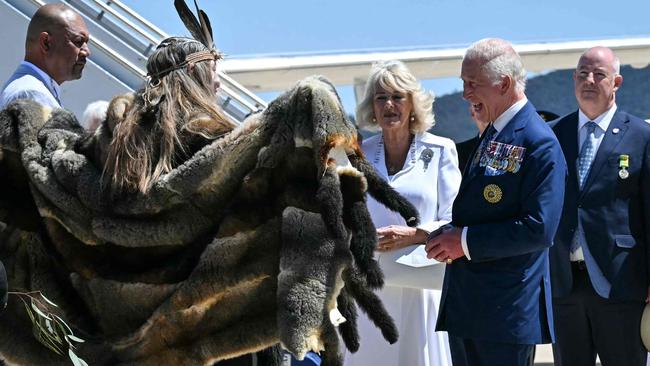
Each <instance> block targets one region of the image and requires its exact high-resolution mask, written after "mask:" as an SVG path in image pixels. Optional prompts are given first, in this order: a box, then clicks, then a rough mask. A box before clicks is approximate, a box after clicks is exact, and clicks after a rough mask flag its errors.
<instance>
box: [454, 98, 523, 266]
mask: <svg viewBox="0 0 650 366" xmlns="http://www.w3.org/2000/svg"><path fill="white" fill-rule="evenodd" d="M526 103H528V98H526V97H524V98H523V99H521V100H519V101H518V102H516V103H515V104H513V105H511V106H510V108H508V109H506V111H505V112H503V113H501V115H499V117H497V119H495V120H494V122H493V123H492V127H494V129H495V130H497V133H496V134H495V135H494V137H493V139H496V138H497V136H499V134H500V133H501V131H503V129H504V128H505V127H506V126H507V125H508V123H510V121H511V120H512V118H513V117H514V116H515V115H516V114H517V113H518V112H519V111H520V110H521V109H522V108H524V106H525V105H526ZM460 244H461V246H462V247H463V253H465V257H467V260H472V258H471V257H470V255H469V249H468V247H467V226H465V227H463V231H462V233H461V235H460Z"/></svg>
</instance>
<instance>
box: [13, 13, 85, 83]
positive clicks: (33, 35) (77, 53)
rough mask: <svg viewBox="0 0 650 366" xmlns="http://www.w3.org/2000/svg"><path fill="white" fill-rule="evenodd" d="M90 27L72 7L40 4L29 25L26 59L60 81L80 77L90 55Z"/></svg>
mask: <svg viewBox="0 0 650 366" xmlns="http://www.w3.org/2000/svg"><path fill="white" fill-rule="evenodd" d="M88 40H89V34H88V28H87V27H86V23H85V22H84V20H83V18H82V17H81V16H80V15H79V14H78V13H77V12H75V11H74V10H72V9H71V8H70V7H68V6H66V5H64V4H61V3H53V4H46V5H43V6H41V7H40V8H39V9H38V10H37V11H36V13H34V16H33V17H32V20H31V21H30V22H29V26H28V27H27V37H26V40H25V61H28V62H31V63H32V64H34V65H36V66H37V67H39V68H40V69H41V70H43V71H44V72H45V73H47V74H48V75H49V76H50V77H51V78H52V79H54V80H55V81H56V82H57V83H59V84H61V83H63V82H65V81H68V80H75V79H79V78H80V77H81V73H82V71H83V68H84V66H85V64H86V58H87V57H88V56H89V55H90V50H89V49H88Z"/></svg>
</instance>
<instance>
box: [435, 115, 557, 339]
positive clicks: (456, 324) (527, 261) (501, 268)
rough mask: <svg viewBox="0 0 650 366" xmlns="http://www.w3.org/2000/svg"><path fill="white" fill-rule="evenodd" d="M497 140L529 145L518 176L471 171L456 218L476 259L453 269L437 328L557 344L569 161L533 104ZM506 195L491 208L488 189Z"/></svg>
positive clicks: (457, 203)
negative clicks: (553, 251) (553, 277)
mask: <svg viewBox="0 0 650 366" xmlns="http://www.w3.org/2000/svg"><path fill="white" fill-rule="evenodd" d="M496 141H498V142H503V143H506V144H510V145H516V146H521V147H524V148H526V151H525V154H524V159H523V161H522V163H521V168H520V169H519V171H518V172H516V173H510V172H505V173H504V174H502V175H497V176H487V175H485V170H486V169H485V168H478V167H477V168H475V169H472V170H470V169H469V167H467V168H466V169H465V173H464V175H463V181H462V183H461V185H460V191H459V193H458V196H457V197H456V201H455V202H454V208H453V213H452V218H453V222H452V223H453V225H454V226H461V227H462V226H467V227H468V231H467V244H468V249H469V254H470V256H471V258H472V260H471V261H469V260H467V259H466V258H464V257H463V258H462V259H458V260H456V261H454V262H453V264H451V265H448V266H447V270H446V273H445V279H444V283H443V289H442V300H441V308H440V312H439V316H438V324H437V330H447V331H448V332H449V333H450V334H451V335H454V336H457V337H461V338H469V339H475V340H487V341H492V342H504V343H516V344H535V343H548V342H551V341H552V340H553V326H552V324H553V323H552V322H553V318H552V313H551V310H552V309H551V292H550V278H549V277H550V275H549V266H548V248H549V247H550V246H551V245H552V242H553V236H554V235H555V230H556V229H557V225H558V222H559V220H560V213H561V210H562V199H563V195H564V183H565V178H566V163H565V161H564V157H563V156H562V150H561V149H560V145H559V143H558V141H557V139H556V138H555V135H554V134H553V131H551V128H550V127H549V126H548V125H547V124H546V123H545V122H544V121H543V120H542V119H541V118H540V117H539V116H538V115H537V113H536V112H535V108H534V107H533V105H532V104H531V103H527V104H526V105H525V106H524V107H523V108H522V109H521V110H520V111H519V112H518V113H517V114H516V115H515V116H514V117H513V119H512V120H511V121H510V122H509V123H508V124H507V125H506V127H505V128H504V129H503V130H502V131H501V132H500V133H499V135H498V136H497V138H496ZM489 184H494V185H497V186H499V188H500V189H501V191H502V193H503V197H502V198H501V200H500V201H499V202H496V203H489V202H488V201H487V200H486V199H485V198H484V189H485V187H486V186H487V185H489Z"/></svg>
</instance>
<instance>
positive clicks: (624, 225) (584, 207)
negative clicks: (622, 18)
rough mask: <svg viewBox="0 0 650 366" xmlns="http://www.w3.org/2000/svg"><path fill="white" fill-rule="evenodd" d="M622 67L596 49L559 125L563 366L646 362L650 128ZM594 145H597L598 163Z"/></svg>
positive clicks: (557, 259) (555, 278) (577, 76)
mask: <svg viewBox="0 0 650 366" xmlns="http://www.w3.org/2000/svg"><path fill="white" fill-rule="evenodd" d="M619 72H620V62H619V61H618V59H617V58H616V56H615V55H614V53H613V52H612V51H611V50H610V49H608V48H605V47H595V48H592V49H589V50H587V51H586V52H585V53H584V54H583V55H582V57H581V58H580V61H579V62H578V67H577V69H576V71H575V73H574V81H575V93H576V98H577V100H578V105H579V107H580V109H579V110H578V111H577V112H574V113H571V114H569V115H568V116H565V117H563V118H561V119H559V120H558V121H556V122H555V123H554V126H553V130H554V132H555V133H556V135H557V137H558V140H559V141H560V144H561V146H562V150H563V151H564V156H565V157H566V160H567V163H568V167H569V179H568V181H567V187H566V195H565V198H564V209H563V211H562V219H561V221H560V226H559V229H558V232H557V236H556V238H555V246H554V247H553V248H552V249H551V276H552V277H551V279H552V285H553V286H552V287H553V307H554V313H555V330H556V335H557V343H556V345H555V346H554V349H553V351H554V356H555V362H556V365H562V366H573V365H576V366H582V365H590V366H593V365H594V364H595V361H596V354H598V355H599V356H600V360H601V362H602V365H603V366H608V365H625V366H636V365H638V366H641V365H644V366H645V364H646V357H647V353H646V352H645V350H644V348H643V345H642V344H641V335H640V330H639V323H640V320H641V314H642V310H643V306H644V301H645V300H646V299H647V298H648V285H649V284H650V280H649V276H650V273H649V270H650V268H649V267H648V255H649V254H648V253H649V248H650V246H649V240H650V237H649V232H648V230H650V197H649V195H650V125H649V124H648V123H646V122H645V121H643V120H641V119H639V118H637V117H634V116H632V115H629V114H627V113H625V112H623V111H621V110H619V109H618V108H617V106H616V103H615V96H616V91H617V90H618V88H619V87H620V85H621V83H622V82H623V77H622V76H621V75H620V74H619ZM589 125H592V126H593V127H592V130H593V136H590V133H589V130H588V127H589ZM590 138H591V139H592V140H591V142H587V141H588V140H589V139H590ZM585 145H587V146H589V145H593V150H592V151H593V154H592V156H593V158H592V162H591V164H586V162H587V161H589V159H586V158H585V156H586V155H588V154H586V153H585V152H584V150H585ZM579 157H580V159H578V158H579ZM581 167H582V168H583V172H582V173H581V172H580V168H581ZM581 174H582V177H583V178H582V180H583V183H582V187H580V183H579V182H580V180H581V179H580V175H581Z"/></svg>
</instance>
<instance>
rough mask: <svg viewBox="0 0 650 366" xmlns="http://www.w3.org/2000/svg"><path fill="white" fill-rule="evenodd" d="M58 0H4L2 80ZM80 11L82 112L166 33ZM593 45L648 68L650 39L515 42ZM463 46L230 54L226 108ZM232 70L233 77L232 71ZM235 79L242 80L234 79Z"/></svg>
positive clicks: (91, 2) (441, 58)
mask: <svg viewBox="0 0 650 366" xmlns="http://www.w3.org/2000/svg"><path fill="white" fill-rule="evenodd" d="M50 1H52V0H48V1H43V0H0V24H2V25H3V31H4V32H3V33H4V34H5V38H7V40H6V41H5V42H4V49H3V57H0V83H2V81H3V80H6V79H7V78H8V77H9V75H10V74H11V73H12V72H13V71H14V69H15V68H16V66H17V65H18V63H19V62H20V60H21V59H22V57H23V54H24V50H23V42H24V38H25V32H26V29H27V23H28V22H29V18H30V17H31V16H32V14H33V13H34V12H35V11H36V9H37V8H38V7H39V6H41V5H42V4H44V3H46V2H50ZM64 2H65V3H67V4H69V5H70V6H71V7H73V8H75V9H76V10H77V11H79V13H81V14H82V15H83V16H84V18H85V20H86V24H87V25H88V28H89V31H90V34H91V42H90V48H91V52H92V55H91V57H90V62H89V63H88V64H87V65H86V69H85V70H84V76H83V78H82V79H81V80H80V81H72V82H66V83H64V84H63V88H62V90H63V92H62V94H63V95H62V100H63V102H64V104H65V107H66V108H68V109H71V110H72V111H74V112H75V113H76V114H77V115H81V112H82V111H83V109H84V108H85V106H86V105H88V104H89V103H90V102H93V101H95V100H98V99H109V98H110V97H111V96H113V95H116V94H119V93H124V92H127V91H131V90H135V89H137V88H139V87H141V86H142V85H143V83H144V82H145V74H146V72H145V71H144V64H145V62H146V59H147V56H148V55H149V54H150V52H151V51H152V50H153V49H154V48H155V46H156V45H157V44H158V43H159V42H160V41H161V40H162V39H164V38H166V37H167V35H166V34H165V33H164V32H162V31H161V30H160V29H158V28H157V27H156V26H154V25H153V24H151V23H149V22H148V21H146V20H145V19H143V18H142V17H140V16H139V15H138V14H137V13H135V12H133V11H132V10H131V9H129V8H128V7H126V6H124V5H123V4H122V3H121V2H120V1H119V0H65V1H64ZM595 45H603V46H607V47H610V48H612V49H614V50H615V51H616V53H617V55H618V56H619V57H620V59H621V63H622V64H631V65H633V66H637V67H642V66H645V65H647V64H648V62H650V38H627V39H602V40H587V41H571V42H556V43H533V44H520V45H515V48H516V49H517V51H518V52H519V53H520V54H521V55H522V57H523V61H524V65H525V66H526V68H527V69H528V70H529V71H533V72H541V71H545V70H554V69H563V68H572V67H574V66H575V64H576V61H577V59H578V57H579V55H580V54H581V53H582V52H583V51H584V50H585V49H586V48H589V47H592V46H595ZM463 53H464V48H446V49H413V50H393V51H366V52H357V53H339V54H318V55H294V56H274V57H250V58H240V59H226V60H225V61H223V63H222V64H221V69H222V70H224V71H225V74H224V73H221V80H222V92H221V95H220V102H221V105H222V106H223V107H224V110H225V111H226V113H227V114H228V115H229V116H230V117H231V118H232V119H233V120H237V121H241V120H242V119H243V118H244V117H245V116H246V115H248V114H249V113H251V112H254V111H256V110H259V109H262V108H264V107H265V106H266V104H265V102H264V101H262V100H261V99H260V98H259V97H257V96H256V95H254V94H252V93H251V92H250V91H249V90H252V91H255V92H264V91H282V90H286V89H289V88H290V87H291V86H293V85H294V84H295V83H296V82H297V81H298V80H301V79H303V78H305V77H307V76H309V75H314V74H321V75H325V76H326V77H327V78H329V79H330V80H331V81H332V82H333V83H334V84H335V85H355V87H356V89H358V88H359V87H361V86H362V85H363V83H364V82H365V78H366V76H367V74H368V70H369V68H370V65H371V64H372V63H373V62H375V61H377V60H388V59H398V60H402V61H404V62H405V63H406V64H407V65H408V66H409V68H410V69H411V71H412V72H413V73H414V74H415V75H416V77H418V78H419V79H422V80H426V79H433V78H440V77H456V76H458V75H459V73H460V63H461V60H462V57H463ZM226 74H227V75H226ZM234 80H237V82H236V81H234Z"/></svg>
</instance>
